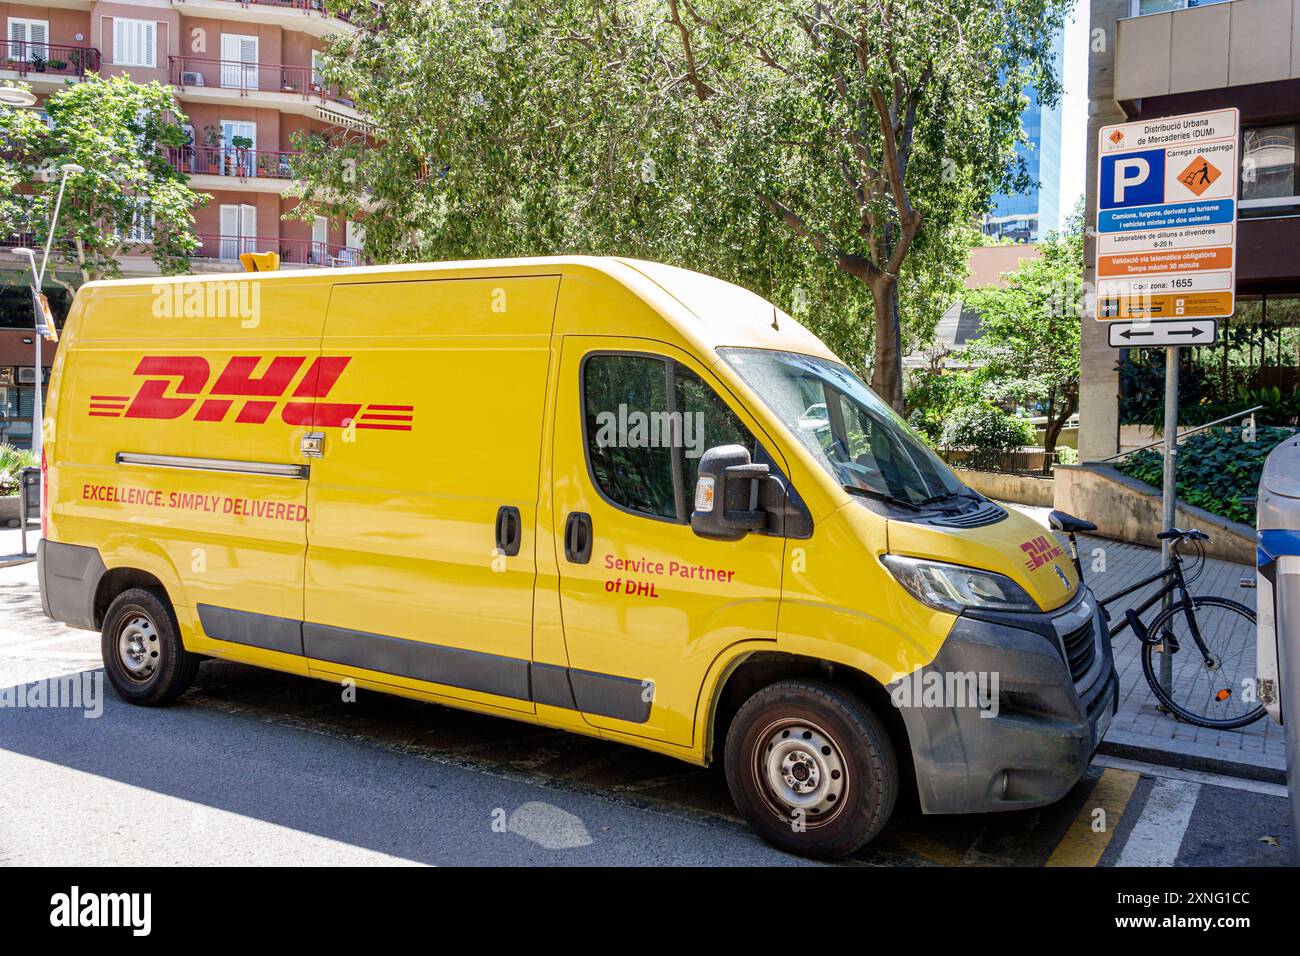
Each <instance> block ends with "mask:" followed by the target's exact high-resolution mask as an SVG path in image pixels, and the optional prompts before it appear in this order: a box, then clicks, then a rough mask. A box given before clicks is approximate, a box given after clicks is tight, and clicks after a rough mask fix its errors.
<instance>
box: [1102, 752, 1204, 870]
mask: <svg viewBox="0 0 1300 956" xmlns="http://www.w3.org/2000/svg"><path fill="white" fill-rule="evenodd" d="M1107 772H1109V771H1107ZM1200 795H1201V785H1200V784H1199V783H1189V782H1187V781H1184V780H1170V779H1167V778H1162V779H1160V780H1157V781H1156V784H1155V786H1154V787H1152V788H1151V793H1150V794H1148V795H1147V802H1146V806H1144V807H1143V808H1142V815H1141V816H1140V817H1138V819H1137V823H1135V824H1134V825H1133V831H1132V832H1131V833H1130V834H1129V836H1128V840H1127V841H1126V842H1125V843H1124V849H1123V851H1122V852H1121V853H1120V855H1119V862H1118V863H1116V866H1173V865H1174V861H1175V860H1176V859H1177V858H1178V851H1179V849H1180V848H1181V847H1182V845H1183V835H1184V834H1186V833H1187V827H1188V825H1189V824H1190V823H1191V822H1192V811H1193V810H1194V809H1195V808H1196V798H1197V797H1199V796H1200Z"/></svg>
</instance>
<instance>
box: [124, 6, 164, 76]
mask: <svg viewBox="0 0 1300 956" xmlns="http://www.w3.org/2000/svg"><path fill="white" fill-rule="evenodd" d="M157 29H158V24H156V23H155V22H154V21H152V20H123V19H121V18H120V17H118V18H115V19H114V20H113V63H114V64H115V65H116V66H148V67H153V66H157V65H158V54H157Z"/></svg>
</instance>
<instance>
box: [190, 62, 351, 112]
mask: <svg viewBox="0 0 1300 956" xmlns="http://www.w3.org/2000/svg"><path fill="white" fill-rule="evenodd" d="M167 62H168V65H169V68H170V71H171V72H170V77H169V78H170V80H171V82H172V84H173V85H174V86H179V87H181V88H183V89H187V88H193V89H208V88H215V89H218V90H232V91H234V92H235V93H238V94H240V95H243V96H246V95H248V94H249V93H250V92H256V93H288V94H291V95H295V96H301V97H302V98H303V99H304V100H317V101H319V102H321V103H344V104H348V105H350V101H349V100H347V99H345V98H344V97H342V96H340V95H339V94H338V91H337V90H336V89H334V88H333V87H330V86H326V85H324V84H323V83H321V82H320V77H318V76H315V75H314V74H313V71H312V68H311V67H309V66H286V65H285V64H283V63H246V62H244V61H242V60H210V59H205V58H203V57H195V56H169V57H168V58H167Z"/></svg>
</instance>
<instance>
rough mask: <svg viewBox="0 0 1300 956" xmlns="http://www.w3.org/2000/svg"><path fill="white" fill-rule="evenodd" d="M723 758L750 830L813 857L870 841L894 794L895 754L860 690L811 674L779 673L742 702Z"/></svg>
mask: <svg viewBox="0 0 1300 956" xmlns="http://www.w3.org/2000/svg"><path fill="white" fill-rule="evenodd" d="M724 764H725V766H726V772H727V785H728V787H729V788H730V790H731V797H732V799H733V800H734V801H735V803H736V806H737V808H738V809H739V810H740V812H741V813H742V814H744V816H745V818H746V819H747V820H748V821H749V825H750V826H751V827H753V829H754V831H755V832H756V833H758V835H759V836H761V837H762V838H763V839H764V840H766V841H767V842H768V843H770V844H772V845H773V846H775V847H777V848H778V849H781V850H785V851H787V852H789V853H797V854H799V855H800V856H808V857H813V858H816V859H822V860H832V859H837V858H839V857H842V856H847V855H848V854H850V853H852V852H853V851H855V850H857V849H860V848H861V847H863V846H865V845H866V844H867V843H869V842H870V841H871V839H872V838H873V837H875V836H876V834H878V833H879V832H880V830H881V829H882V828H883V827H884V825H885V823H886V821H887V820H888V819H889V815H890V813H892V812H893V809H894V801H895V800H896V799H897V795H898V760H897V757H896V756H895V754H894V748H893V745H892V744H891V743H890V740H889V735H888V733H886V731H885V728H884V726H883V725H882V724H881V723H880V720H879V719H878V718H877V717H876V715H875V714H874V713H872V711H871V708H870V707H868V706H867V705H866V704H865V703H863V702H862V701H861V700H859V699H858V698H857V697H855V696H853V695H852V694H848V693H845V692H844V691H843V690H841V689H840V688H838V687H834V686H831V685H829V684H823V683H820V682H817V681H803V680H790V681H780V682H778V683H775V684H771V685H769V686H767V687H764V688H763V689H762V690H760V691H758V692H757V693H755V694H754V695H753V696H752V697H750V698H749V700H747V701H745V703H744V704H743V705H742V706H741V708H740V710H739V711H738V712H737V713H736V716H735V719H734V720H733V721H732V723H731V729H730V730H729V731H728V733H727V743H726V754H725V756H724Z"/></svg>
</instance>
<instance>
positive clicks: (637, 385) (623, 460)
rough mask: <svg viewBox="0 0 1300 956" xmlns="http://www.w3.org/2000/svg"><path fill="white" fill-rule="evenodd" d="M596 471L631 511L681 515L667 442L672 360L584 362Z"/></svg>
mask: <svg viewBox="0 0 1300 956" xmlns="http://www.w3.org/2000/svg"><path fill="white" fill-rule="evenodd" d="M582 394H583V405H584V408H583V414H584V416H585V418H586V433H587V457H588V460H589V461H590V462H591V473H592V477H593V478H594V479H595V482H596V484H597V485H598V486H599V488H600V490H601V491H602V492H604V494H605V497H607V498H609V500H610V501H612V502H614V503H615V504H617V505H621V506H622V507H624V508H627V509H628V510H630V511H639V512H642V513H643V514H647V515H653V516H655V517H658V518H671V519H673V520H677V519H678V518H679V517H680V516H679V514H678V505H677V493H676V488H675V482H674V480H673V454H672V449H671V447H669V445H668V444H667V443H665V442H664V441H662V440H661V439H662V437H663V435H662V423H663V421H664V413H665V412H666V411H668V361H667V360H666V359H658V358H652V357H650V356H646V355H592V356H590V357H588V359H587V361H586V362H585V363H584V365H583V373H582Z"/></svg>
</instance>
